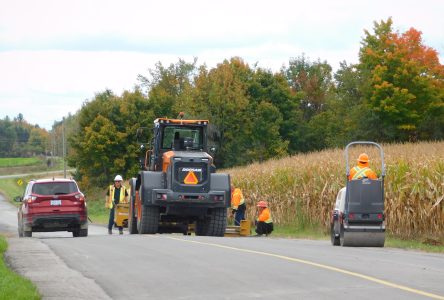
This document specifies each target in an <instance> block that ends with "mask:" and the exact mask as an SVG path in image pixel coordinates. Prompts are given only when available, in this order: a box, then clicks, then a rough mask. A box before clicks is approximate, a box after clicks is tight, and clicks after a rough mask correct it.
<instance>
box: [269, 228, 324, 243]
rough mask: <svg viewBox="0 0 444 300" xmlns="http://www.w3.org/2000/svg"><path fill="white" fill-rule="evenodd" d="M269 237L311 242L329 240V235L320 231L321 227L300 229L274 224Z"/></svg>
mask: <svg viewBox="0 0 444 300" xmlns="http://www.w3.org/2000/svg"><path fill="white" fill-rule="evenodd" d="M271 236H272V237H283V238H298V239H311V240H324V239H328V238H330V237H329V235H327V234H326V233H325V232H323V231H322V229H321V227H315V226H310V227H305V228H301V227H298V226H291V225H277V224H274V230H273V233H272V234H271Z"/></svg>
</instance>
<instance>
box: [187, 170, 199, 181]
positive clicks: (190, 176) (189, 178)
mask: <svg viewBox="0 0 444 300" xmlns="http://www.w3.org/2000/svg"><path fill="white" fill-rule="evenodd" d="M183 182H184V183H185V184H198V183H199V180H198V179H197V177H196V174H194V172H193V171H189V172H188V174H187V176H185V179H184V180H183Z"/></svg>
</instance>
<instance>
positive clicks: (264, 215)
mask: <svg viewBox="0 0 444 300" xmlns="http://www.w3.org/2000/svg"><path fill="white" fill-rule="evenodd" d="M257 221H258V222H265V223H273V219H271V214H270V210H269V209H268V208H264V210H263V211H262V212H261V213H260V215H259V217H257Z"/></svg>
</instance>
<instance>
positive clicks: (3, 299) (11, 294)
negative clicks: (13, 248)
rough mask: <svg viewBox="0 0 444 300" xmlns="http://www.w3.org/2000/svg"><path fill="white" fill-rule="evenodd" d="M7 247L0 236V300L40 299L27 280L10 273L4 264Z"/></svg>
mask: <svg viewBox="0 0 444 300" xmlns="http://www.w3.org/2000/svg"><path fill="white" fill-rule="evenodd" d="M7 247H8V244H7V242H6V239H5V238H4V237H3V236H1V235H0V300H9V299H15V300H19V299H23V300H28V299H41V297H40V295H39V293H38V291H37V288H36V287H35V285H34V284H33V283H32V282H31V281H30V280H28V279H25V278H23V277H21V276H19V275H18V274H16V273H14V272H12V271H11V270H10V269H8V267H7V266H6V264H5V262H4V253H5V251H6V249H7Z"/></svg>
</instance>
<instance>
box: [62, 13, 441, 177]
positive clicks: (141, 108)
mask: <svg viewBox="0 0 444 300" xmlns="http://www.w3.org/2000/svg"><path fill="white" fill-rule="evenodd" d="M180 111H184V112H185V113H186V117H187V118H199V119H209V120H210V123H211V127H210V128H209V138H210V143H211V144H212V145H214V146H215V147H216V153H215V162H216V165H217V167H218V168H227V167H232V166H236V165H244V164H248V163H251V162H254V161H263V160H267V159H270V158H275V157H282V156H286V155H292V154H295V153H300V152H307V151H314V150H320V149H324V148H328V147H343V146H344V145H345V144H346V143H348V142H350V141H353V140H374V141H378V142H406V141H418V140H438V139H443V138H444V66H443V65H442V64H440V62H439V58H438V53H437V51H436V50H434V49H432V48H430V47H428V46H426V45H424V43H423V41H422V38H421V32H419V31H417V30H416V29H414V28H411V29H409V30H407V31H405V32H398V31H395V30H394V29H393V22H392V20H391V19H388V20H386V21H380V22H375V23H374V28H373V31H367V30H366V31H365V36H364V37H363V39H362V41H361V48H360V50H359V62H358V63H356V64H348V63H347V62H345V61H344V62H342V63H341V64H340V67H339V69H338V70H337V71H336V72H333V70H332V67H331V66H330V65H329V64H328V63H327V62H326V61H321V60H320V59H318V60H315V61H312V60H310V59H309V58H307V57H306V56H305V55H301V56H298V57H295V58H292V59H290V60H289V64H288V66H285V67H282V69H281V70H280V71H278V72H273V71H271V70H269V69H265V68H259V67H257V66H256V65H249V64H247V63H246V62H245V61H244V60H243V59H242V58H240V57H233V58H231V59H227V60H224V61H223V62H221V63H219V64H218V65H217V66H216V67H214V68H208V67H207V66H206V65H198V64H197V59H195V60H194V61H191V62H187V61H185V60H182V59H179V60H178V62H177V63H174V64H171V65H169V66H164V65H163V64H162V63H160V62H159V63H157V64H156V65H155V67H154V68H153V69H150V70H149V72H148V74H146V75H139V77H138V85H137V86H136V88H135V89H134V90H133V91H125V92H124V93H123V94H122V95H115V94H113V93H112V92H111V91H109V90H106V91H104V92H101V93H97V94H96V95H95V97H94V98H93V99H91V100H89V101H86V102H85V103H84V104H83V106H82V108H81V109H80V111H79V112H78V113H77V114H76V115H74V116H72V118H71V124H72V125H71V126H70V128H72V130H71V132H70V134H69V143H70V147H71V152H70V154H69V164H70V165H71V166H73V167H76V168H77V172H78V173H77V176H78V179H79V180H81V182H82V184H84V185H88V184H98V185H105V184H106V183H107V182H108V181H109V180H110V179H111V178H112V176H113V175H115V174H117V173H119V174H122V175H124V176H125V177H129V176H134V174H135V173H136V172H137V169H138V163H137V162H138V156H139V145H138V143H137V140H136V131H137V129H138V128H140V127H149V128H151V127H152V125H153V120H154V119H155V118H157V117H176V116H177V115H178V113H179V112H180ZM147 134H148V135H149V134H150V133H147ZM149 138H150V136H147V139H149Z"/></svg>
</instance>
